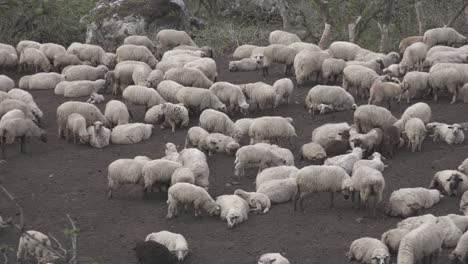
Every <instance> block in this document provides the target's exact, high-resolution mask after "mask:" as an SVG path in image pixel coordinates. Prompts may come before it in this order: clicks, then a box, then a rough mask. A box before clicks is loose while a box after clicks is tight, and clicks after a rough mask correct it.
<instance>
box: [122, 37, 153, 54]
mask: <svg viewBox="0 0 468 264" xmlns="http://www.w3.org/2000/svg"><path fill="white" fill-rule="evenodd" d="M123 44H131V45H136V46H145V47H147V48H148V49H149V50H150V51H151V53H153V54H154V53H156V45H154V43H153V41H151V40H150V39H149V38H148V37H147V36H138V35H133V36H128V37H126V38H125V39H124V42H123Z"/></svg>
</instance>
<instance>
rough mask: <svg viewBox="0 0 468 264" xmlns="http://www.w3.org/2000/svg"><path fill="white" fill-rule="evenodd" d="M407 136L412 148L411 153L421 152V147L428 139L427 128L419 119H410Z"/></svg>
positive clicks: (407, 125)
mask: <svg viewBox="0 0 468 264" xmlns="http://www.w3.org/2000/svg"><path fill="white" fill-rule="evenodd" d="M405 132H406V136H407V137H408V148H410V147H411V152H415V151H416V150H417V151H419V152H421V146H422V142H423V140H424V138H426V133H427V131H426V126H425V125H424V122H423V121H422V120H421V119H419V118H415V117H413V118H410V119H409V120H408V121H407V122H406V125H405Z"/></svg>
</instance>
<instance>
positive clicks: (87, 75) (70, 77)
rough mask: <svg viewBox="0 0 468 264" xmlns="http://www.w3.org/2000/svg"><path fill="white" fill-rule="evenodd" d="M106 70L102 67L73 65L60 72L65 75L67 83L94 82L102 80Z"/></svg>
mask: <svg viewBox="0 0 468 264" xmlns="http://www.w3.org/2000/svg"><path fill="white" fill-rule="evenodd" d="M107 71H108V69H107V67H106V66H104V65H99V66H97V67H93V66H89V65H73V66H69V67H67V68H65V69H64V70H63V72H62V74H63V75H65V79H66V80H67V81H69V82H71V81H80V80H88V81H96V80H99V79H104V77H105V76H106V73H107Z"/></svg>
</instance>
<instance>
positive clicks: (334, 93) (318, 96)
mask: <svg viewBox="0 0 468 264" xmlns="http://www.w3.org/2000/svg"><path fill="white" fill-rule="evenodd" d="M305 104H306V107H307V108H309V112H310V113H315V111H316V110H317V109H318V108H319V107H318V106H319V105H320V104H326V105H329V106H330V107H331V109H332V110H333V111H345V110H351V109H356V108H357V105H356V103H355V102H354V98H353V96H352V95H351V94H350V93H348V92H346V91H345V90H344V89H343V88H341V87H339V86H328V85H316V86H314V87H312V88H311V89H310V90H309V93H308V94H307V96H306V99H305Z"/></svg>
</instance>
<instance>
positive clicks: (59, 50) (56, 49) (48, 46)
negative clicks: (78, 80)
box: [39, 43, 67, 62]
mask: <svg viewBox="0 0 468 264" xmlns="http://www.w3.org/2000/svg"><path fill="white" fill-rule="evenodd" d="M39 50H40V51H42V52H43V53H44V55H45V56H46V57H47V59H49V61H50V62H54V58H55V56H57V55H60V54H65V53H66V52H67V50H66V49H65V48H64V47H63V46H62V45H58V44H55V43H44V44H42V45H41V47H40V48H39Z"/></svg>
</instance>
